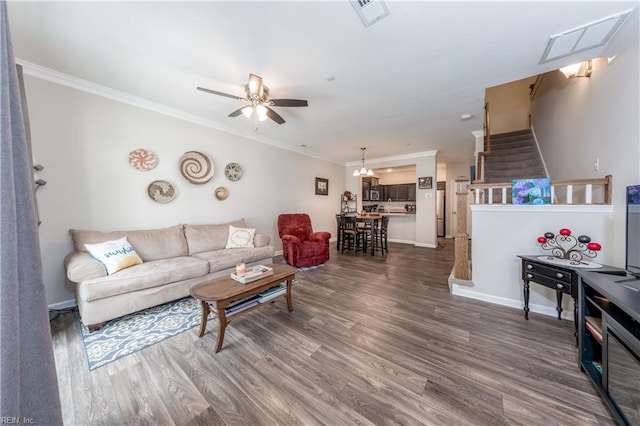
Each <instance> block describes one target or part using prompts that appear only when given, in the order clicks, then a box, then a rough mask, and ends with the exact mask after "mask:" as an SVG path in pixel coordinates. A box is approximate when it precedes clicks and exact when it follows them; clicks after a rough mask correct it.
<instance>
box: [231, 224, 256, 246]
mask: <svg viewBox="0 0 640 426" xmlns="http://www.w3.org/2000/svg"><path fill="white" fill-rule="evenodd" d="M255 234H256V228H238V227H235V226H233V225H229V238H228V239H227V245H225V246H224V248H228V249H237V248H253V247H255V245H254V244H253V237H254V235H255Z"/></svg>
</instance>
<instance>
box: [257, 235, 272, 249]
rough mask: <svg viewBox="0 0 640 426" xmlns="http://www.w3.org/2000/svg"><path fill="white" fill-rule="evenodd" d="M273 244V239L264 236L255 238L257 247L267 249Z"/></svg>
mask: <svg viewBox="0 0 640 426" xmlns="http://www.w3.org/2000/svg"><path fill="white" fill-rule="evenodd" d="M270 242H271V237H270V236H268V235H264V234H256V235H254V237H253V245H254V246H256V247H266V246H268V245H269V243H270Z"/></svg>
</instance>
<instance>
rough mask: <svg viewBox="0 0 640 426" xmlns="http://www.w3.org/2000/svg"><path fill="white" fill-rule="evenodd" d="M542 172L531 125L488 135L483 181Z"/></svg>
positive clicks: (521, 176) (501, 180)
mask: <svg viewBox="0 0 640 426" xmlns="http://www.w3.org/2000/svg"><path fill="white" fill-rule="evenodd" d="M544 176H546V173H545V171H544V166H543V165H542V159H541V158H540V153H539V152H538V147H537V146H536V142H535V139H534V138H533V133H532V132H531V130H530V129H525V130H518V131H515V132H508V133H500V134H497V135H491V152H488V153H486V154H485V156H484V182H486V183H496V182H510V181H511V180H512V179H523V178H535V177H544Z"/></svg>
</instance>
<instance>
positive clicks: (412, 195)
mask: <svg viewBox="0 0 640 426" xmlns="http://www.w3.org/2000/svg"><path fill="white" fill-rule="evenodd" d="M407 188H408V191H409V195H408V196H407V201H415V200H416V184H415V183H408V184H407Z"/></svg>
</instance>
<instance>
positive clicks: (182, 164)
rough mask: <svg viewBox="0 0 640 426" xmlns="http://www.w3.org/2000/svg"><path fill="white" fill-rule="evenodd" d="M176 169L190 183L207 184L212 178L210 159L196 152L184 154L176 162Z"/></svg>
mask: <svg viewBox="0 0 640 426" xmlns="http://www.w3.org/2000/svg"><path fill="white" fill-rule="evenodd" d="M178 168H179V169H180V173H181V174H182V177H183V178H185V179H186V180H187V182H190V183H195V184H203V183H207V182H209V181H210V180H211V178H212V177H213V163H212V162H211V158H209V157H208V156H207V155H206V154H203V153H201V152H198V151H188V152H185V153H184V154H183V155H182V157H180V160H178Z"/></svg>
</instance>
